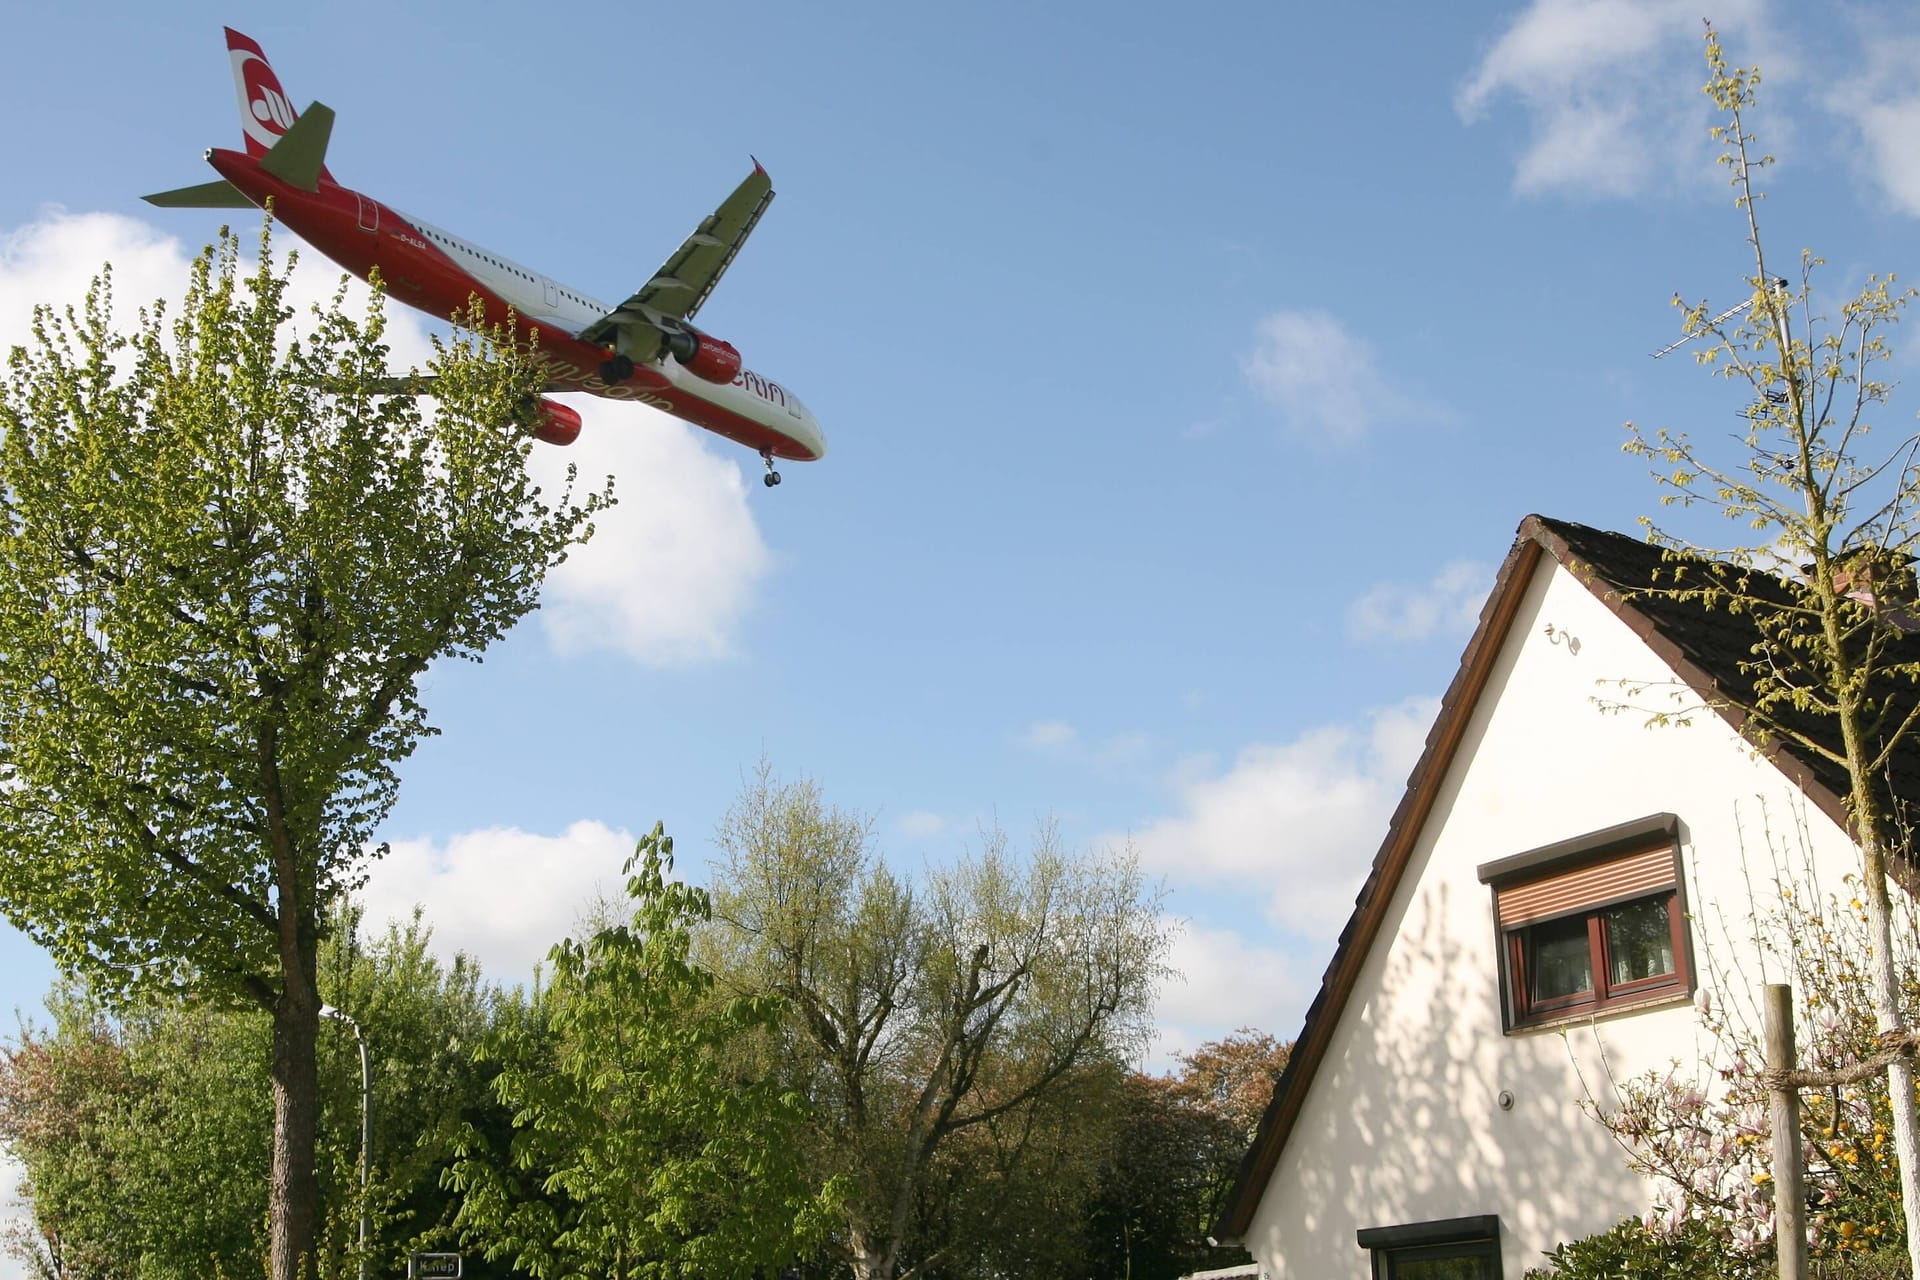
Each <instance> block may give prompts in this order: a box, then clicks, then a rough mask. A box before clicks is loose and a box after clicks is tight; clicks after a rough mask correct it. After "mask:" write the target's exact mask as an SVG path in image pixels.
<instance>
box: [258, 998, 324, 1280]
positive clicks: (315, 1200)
mask: <svg viewBox="0 0 1920 1280" xmlns="http://www.w3.org/2000/svg"><path fill="white" fill-rule="evenodd" d="M301 969H303V970H305V971H296V972H292V973H288V974H287V975H286V986H285V990H284V992H283V994H282V995H281V997H280V1001H279V1003H278V1005H276V1006H275V1008H274V1011H273V1170H272V1174H271V1179H270V1181H269V1182H268V1185H267V1219H268V1228H269V1245H268V1270H267V1274H268V1276H269V1278H270V1280H304V1278H305V1277H310V1276H312V1275H313V1274H314V1237H315V1230H316V1222H315V1218H316V1211H317V1209H318V1205H319V1199H320V1185H319V1181H318V1180H317V1179H316V1177H315V1176H314V1142H315V1135H316V1133H317V1132H318V1129H319V1121H320V1088H319V1083H320V1074H319V1065H318V1063H317V1061H316V1060H315V1056H314V1046H315V1043H316V1041H317V1040H318V1039H319V1035H320V1000H319V995H318V993H317V992H316V990H315V987H314V981H313V973H312V969H313V966H312V965H311V964H308V965H305V966H301Z"/></svg>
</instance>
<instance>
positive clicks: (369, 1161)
mask: <svg viewBox="0 0 1920 1280" xmlns="http://www.w3.org/2000/svg"><path fill="white" fill-rule="evenodd" d="M353 1041H354V1043H355V1044H357V1045H359V1046H360V1280H367V1239H368V1237H369V1236H371V1235H372V1234H373V1232H372V1225H373V1224H372V1221H371V1219H372V1214H373V1210H372V1206H371V1205H369V1204H368V1196H369V1188H370V1187H371V1186H372V1185H373V1062H372V1060H371V1059H370V1058H369V1057H368V1056H367V1038H366V1036H364V1035H362V1034H361V1033H360V1024H359V1023H357V1022H356V1023H354V1024H353ZM1794 1137H1795V1139H1796V1141H1797V1140H1798V1138H1799V1130H1798V1129H1797V1128H1796V1129H1795V1130H1794Z"/></svg>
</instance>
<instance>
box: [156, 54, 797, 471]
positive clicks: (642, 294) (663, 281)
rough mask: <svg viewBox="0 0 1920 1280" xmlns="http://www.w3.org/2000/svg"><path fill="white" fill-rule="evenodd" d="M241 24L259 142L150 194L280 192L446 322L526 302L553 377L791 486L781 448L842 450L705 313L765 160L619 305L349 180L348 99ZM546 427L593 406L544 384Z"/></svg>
mask: <svg viewBox="0 0 1920 1280" xmlns="http://www.w3.org/2000/svg"><path fill="white" fill-rule="evenodd" d="M226 33H227V55H228V58H229V59H230V60H231V62H232V63H233V82H234V87H235V89H236V90H237V92H238V94H239V98H240V128H241V132H242V134H243V135H244V136H245V139H246V150H245V151H230V150H226V149H223V148H218V147H216V148H212V149H210V150H208V151H207V153H206V160H207V163H208V164H210V165H212V166H213V168H214V171H215V172H217V173H218V174H219V175H220V178H219V180H218V181H216V182H208V183H203V184H201V185H199V186H193V187H182V188H179V189H177V190H174V191H162V192H158V193H156V194H154V195H150V196H146V197H144V198H145V199H146V201H147V202H148V203H149V204H154V205H159V206H160V207H162V208H167V209H245V208H248V207H251V206H259V207H260V208H263V209H264V208H267V207H268V202H269V201H271V202H272V207H271V210H270V212H271V213H272V215H273V216H274V217H275V218H277V219H279V220H280V222H282V223H283V224H285V225H286V226H287V227H288V228H290V229H291V230H293V231H294V232H295V233H296V234H298V235H299V236H300V237H301V238H302V239H304V240H305V241H306V242H307V243H308V244H311V245H312V246H313V247H314V248H316V249H318V250H319V251H320V252H321V253H323V254H325V255H326V256H327V257H328V258H331V259H332V260H333V261H334V262H336V263H338V264H339V265H340V266H342V267H344V268H345V269H346V270H347V271H349V272H351V273H353V274H354V275H356V276H359V277H360V278H361V279H363V280H364V279H366V278H367V276H368V275H369V273H371V272H372V271H374V270H375V269H376V268H377V269H378V270H379V272H380V278H381V281H382V283H383V284H384V285H385V286H386V290H387V295H388V296H389V297H391V298H395V299H397V300H399V301H400V302H403V303H406V304H407V305H408V306H411V307H415V308H418V309H419V310H421V311H425V312H427V313H428V314H430V315H434V316H438V317H441V318H443V319H444V318H447V317H451V316H452V315H454V314H455V313H456V312H460V311H464V310H466V309H467V308H468V306H469V304H470V301H471V299H472V298H473V297H475V296H477V297H479V299H480V300H481V301H482V303H483V304H484V307H485V313H486V314H487V315H489V316H500V315H504V314H507V313H508V312H509V311H510V312H511V313H512V314H513V316H514V319H515V325H516V327H517V329H518V332H519V336H520V337H521V339H522V340H525V341H531V342H534V343H536V344H537V346H538V348H539V350H540V352H541V353H542V354H543V355H544V356H545V357H546V361H547V373H548V378H549V381H548V383H547V386H546V388H545V390H547V391H549V392H554V391H585V392H588V393H590V394H593V395H597V396H605V397H607V398H609V399H613V400H631V401H637V402H638V403H641V404H645V405H650V406H652V407H653V408H655V409H659V410H662V411H663V412H666V413H670V414H672V415H673V416H674V417H676V418H680V419H682V420H684V421H686V422H690V423H692V424H694V425H695V426H698V427H704V428H706V429H707V430H708V431H712V432H716V433H718V434H719V435H723V436H725V437H727V438H728V439H729V440H734V441H737V442H739V443H740V444H743V445H745V446H747V447H748V448H749V449H752V450H754V451H755V452H756V453H758V454H759V455H760V457H761V458H762V459H763V460H764V461H765V463H766V467H767V471H766V476H765V478H764V479H765V483H766V485H767V486H768V487H769V488H771V487H773V486H774V485H777V484H779V483H780V473H779V472H778V471H776V470H774V465H773V463H774V459H775V458H782V459H791V460H797V461H813V460H815V459H818V458H820V457H822V456H823V455H824V454H825V453H826V450H827V441H826V436H825V435H824V434H823V433H822V432H821V429H820V423H819V421H818V420H817V419H815V418H814V416H813V414H812V413H810V412H808V410H807V407H806V405H804V404H802V403H801V402H800V398H799V397H798V396H796V395H794V394H793V392H791V391H789V390H787V389H786V388H785V387H784V386H782V385H781V384H780V383H778V382H775V381H773V380H772V379H771V378H767V377H763V376H762V375H760V374H758V373H755V372H753V371H752V370H750V369H748V368H747V367H746V366H745V365H744V364H742V363H741V359H740V353H739V351H737V350H736V349H735V348H734V347H733V345H732V344H730V343H727V342H724V341H722V340H721V339H719V338H716V337H714V336H713V335H712V334H709V333H706V332H704V331H702V330H700V329H697V328H695V327H694V325H693V317H694V315H695V314H696V313H697V312H698V311H699V310H700V307H701V305H702V304H703V303H705V302H706V300H707V299H708V298H709V297H710V296H712V294H713V289H714V286H715V285H716V284H718V283H719V282H720V277H721V275H722V274H723V273H724V272H725V271H726V269H727V267H728V266H730V265H731V264H732V262H733V260H734V258H735V256H737V255H738V254H739V252H740V246H741V245H743V244H745V243H746V239H747V236H748V235H749V234H751V233H752V231H753V228H754V226H755V225H756V224H757V223H758V222H759V221H760V215H761V214H763V213H765V212H766V209H767V205H768V204H769V203H771V202H772V200H773V182H772V179H770V178H769V177H768V176H767V171H766V170H765V169H763V168H762V167H761V166H760V162H759V161H757V160H756V161H754V165H753V172H752V173H750V174H748V175H747V177H746V179H745V181H743V182H741V183H740V185H739V186H738V187H737V188H735V189H734V192H733V194H732V195H730V196H728V197H727V198H726V199H725V200H724V201H722V202H721V204H720V207H719V208H718V209H716V210H714V212H713V214H712V216H710V217H708V218H706V219H705V220H704V221H702V222H701V223H700V225H699V226H698V227H697V228H695V230H694V233H693V234H692V235H691V236H688V237H687V240H686V243H684V244H682V245H681V246H680V248H679V251H678V252H676V253H675V254H674V255H673V256H672V257H670V258H668V259H667V260H666V262H665V264H664V265H662V266H661V268H660V269H659V270H658V271H656V272H655V273H654V274H653V277H652V278H651V279H649V280H648V281H647V282H646V283H645V284H643V285H641V286H640V288H639V290H638V291H637V292H635V293H634V294H633V295H632V296H631V297H629V298H628V299H627V300H626V301H624V302H621V303H619V304H617V305H608V304H607V303H605V302H600V301H597V300H596V299H594V298H592V297H591V296H589V295H587V294H585V293H582V292H580V291H579V290H577V289H573V288H570V287H568V286H567V285H563V284H561V283H560V282H559V281H557V280H555V279H554V278H553V277H551V276H546V275H542V274H540V273H539V272H537V271H534V270H532V269H531V268H529V267H523V266H521V265H520V264H518V263H516V262H514V261H512V260H511V259H509V258H506V257H503V256H502V255H500V254H497V253H495V252H493V251H492V250H490V249H486V248H483V247H481V246H480V245H477V244H473V243H472V242H470V241H467V240H462V239H461V238H460V237H458V236H456V235H454V234H453V233H451V232H449V231H444V230H442V229H441V228H439V227H437V226H434V225H433V224H432V223H430V222H426V221H423V220H421V219H419V218H416V217H413V216H412V215H411V214H406V213H402V212H401V211H400V210H398V209H396V208H394V207H393V206H392V205H390V204H384V203H382V202H381V201H379V200H375V199H374V198H373V197H371V196H368V195H364V194H362V193H361V192H358V191H354V190H351V189H349V188H347V187H343V186H341V185H340V184H339V183H338V182H336V181H334V177H333V174H332V173H331V172H329V171H328V169H327V165H326V153H327V142H328V140H329V138H330V137H331V136H332V132H333V118H334V116H333V112H332V110H331V109H329V108H328V107H326V106H325V105H324V104H322V103H319V102H315V103H313V104H312V105H311V106H309V107H308V108H307V109H306V110H305V111H304V112H296V111H294V109H293V105H292V99H290V98H289V97H287V94H286V91H285V90H284V89H282V88H281V87H280V79H279V77H278V76H276V75H275V74H274V72H273V68H272V67H271V66H269V65H268V63H267V56H266V54H265V53H264V52H262V51H261V48H260V46H259V44H257V43H256V42H255V41H253V40H252V39H250V38H248V37H247V36H244V35H241V34H240V33H239V32H237V31H235V30H234V29H233V28H231V27H228V28H226ZM408 385H412V386H415V387H417V386H418V384H417V383H412V384H408ZM533 434H534V436H535V437H536V438H538V439H540V440H544V441H546V442H547V443H549V444H556V445H566V444H571V443H573V441H574V440H575V439H577V438H578V437H579V434H580V414H579V413H578V412H577V411H576V410H574V409H572V408H570V407H569V406H567V405H564V404H561V403H560V402H559V401H557V400H551V399H548V398H546V397H545V396H542V397H541V400H540V404H539V412H538V413H537V414H536V415H535V424H534V431H533Z"/></svg>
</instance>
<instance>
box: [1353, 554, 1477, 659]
mask: <svg viewBox="0 0 1920 1280" xmlns="http://www.w3.org/2000/svg"><path fill="white" fill-rule="evenodd" d="M1492 585H1493V570H1492V569H1491V568H1490V567H1488V566H1487V565H1484V564H1481V563H1479V562H1478V561H1474V560H1455V561H1453V562H1452V563H1451V564H1449V565H1447V566H1446V567H1444V568H1443V569H1441V570H1440V572H1439V573H1437V574H1435V575H1434V577H1433V578H1432V580H1430V581H1428V582H1424V583H1404V582H1382V583H1380V584H1378V585H1377V586H1375V587H1373V588H1371V589H1370V590H1369V591H1368V592H1367V593H1366V594H1365V595H1363V596H1361V597H1360V598H1359V599H1358V600H1356V601H1354V602H1353V604H1352V606H1351V607H1349V608H1348V610H1347V631H1348V633H1349V634H1351V635H1353V636H1354V637H1355V638H1357V639H1362V640H1425V639H1427V638H1429V637H1431V636H1435V635H1458V634H1462V633H1465V632H1468V631H1471V630H1472V629H1473V625H1474V623H1475V622H1476V621H1477V620H1478V619H1479V617H1480V606H1481V605H1482V604H1484V603H1485V602H1486V598H1487V591H1488V589H1489V588H1490V587H1491V586H1492Z"/></svg>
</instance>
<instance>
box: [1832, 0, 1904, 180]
mask: <svg viewBox="0 0 1920 1280" xmlns="http://www.w3.org/2000/svg"><path fill="white" fill-rule="evenodd" d="M1891 20H1892V19H1891V17H1890V16H1889V17H1888V18H1887V19H1886V21H1891ZM1916 59H1920V34H1908V33H1899V32H1892V31H1889V30H1887V29H1885V23H1884V22H1882V21H1881V20H1879V19H1876V21H1875V24H1874V26H1873V28H1872V30H1871V32H1870V33H1869V34H1867V35H1866V36H1865V38H1863V40H1862V49H1861V52H1860V54H1859V55H1858V57H1857V59H1856V64H1857V65H1855V66H1853V67H1852V68H1851V69H1850V71H1849V73H1848V74H1847V75H1844V76H1836V77H1835V78H1834V82H1833V88H1832V90H1831V91H1830V92H1829V94H1828V96H1827V106H1828V108H1829V109H1830V110H1832V111H1833V112H1835V113H1836V114H1838V115H1839V116H1841V117H1842V118H1844V119H1846V120H1847V121H1848V122H1850V123H1851V124H1852V125H1853V127H1854V128H1855V129H1857V130H1858V131H1859V135H1860V149H1861V150H1860V155H1859V163H1860V167H1861V168H1862V169H1863V170H1864V171H1865V172H1866V174H1867V176H1868V177H1869V178H1870V179H1871V180H1872V181H1873V182H1874V183H1875V184H1876V185H1877V186H1879V188H1880V189H1881V191H1882V192H1883V193H1884V194H1885V195H1886V197H1887V199H1888V200H1889V201H1890V202H1891V203H1892V204H1893V206H1894V207H1895V208H1896V209H1898V210H1900V211H1901V212H1902V213H1906V214H1911V215H1913V216H1916V217H1920V89H1916V88H1915V85H1914V80H1913V67H1914V65H1915V61H1916Z"/></svg>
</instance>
